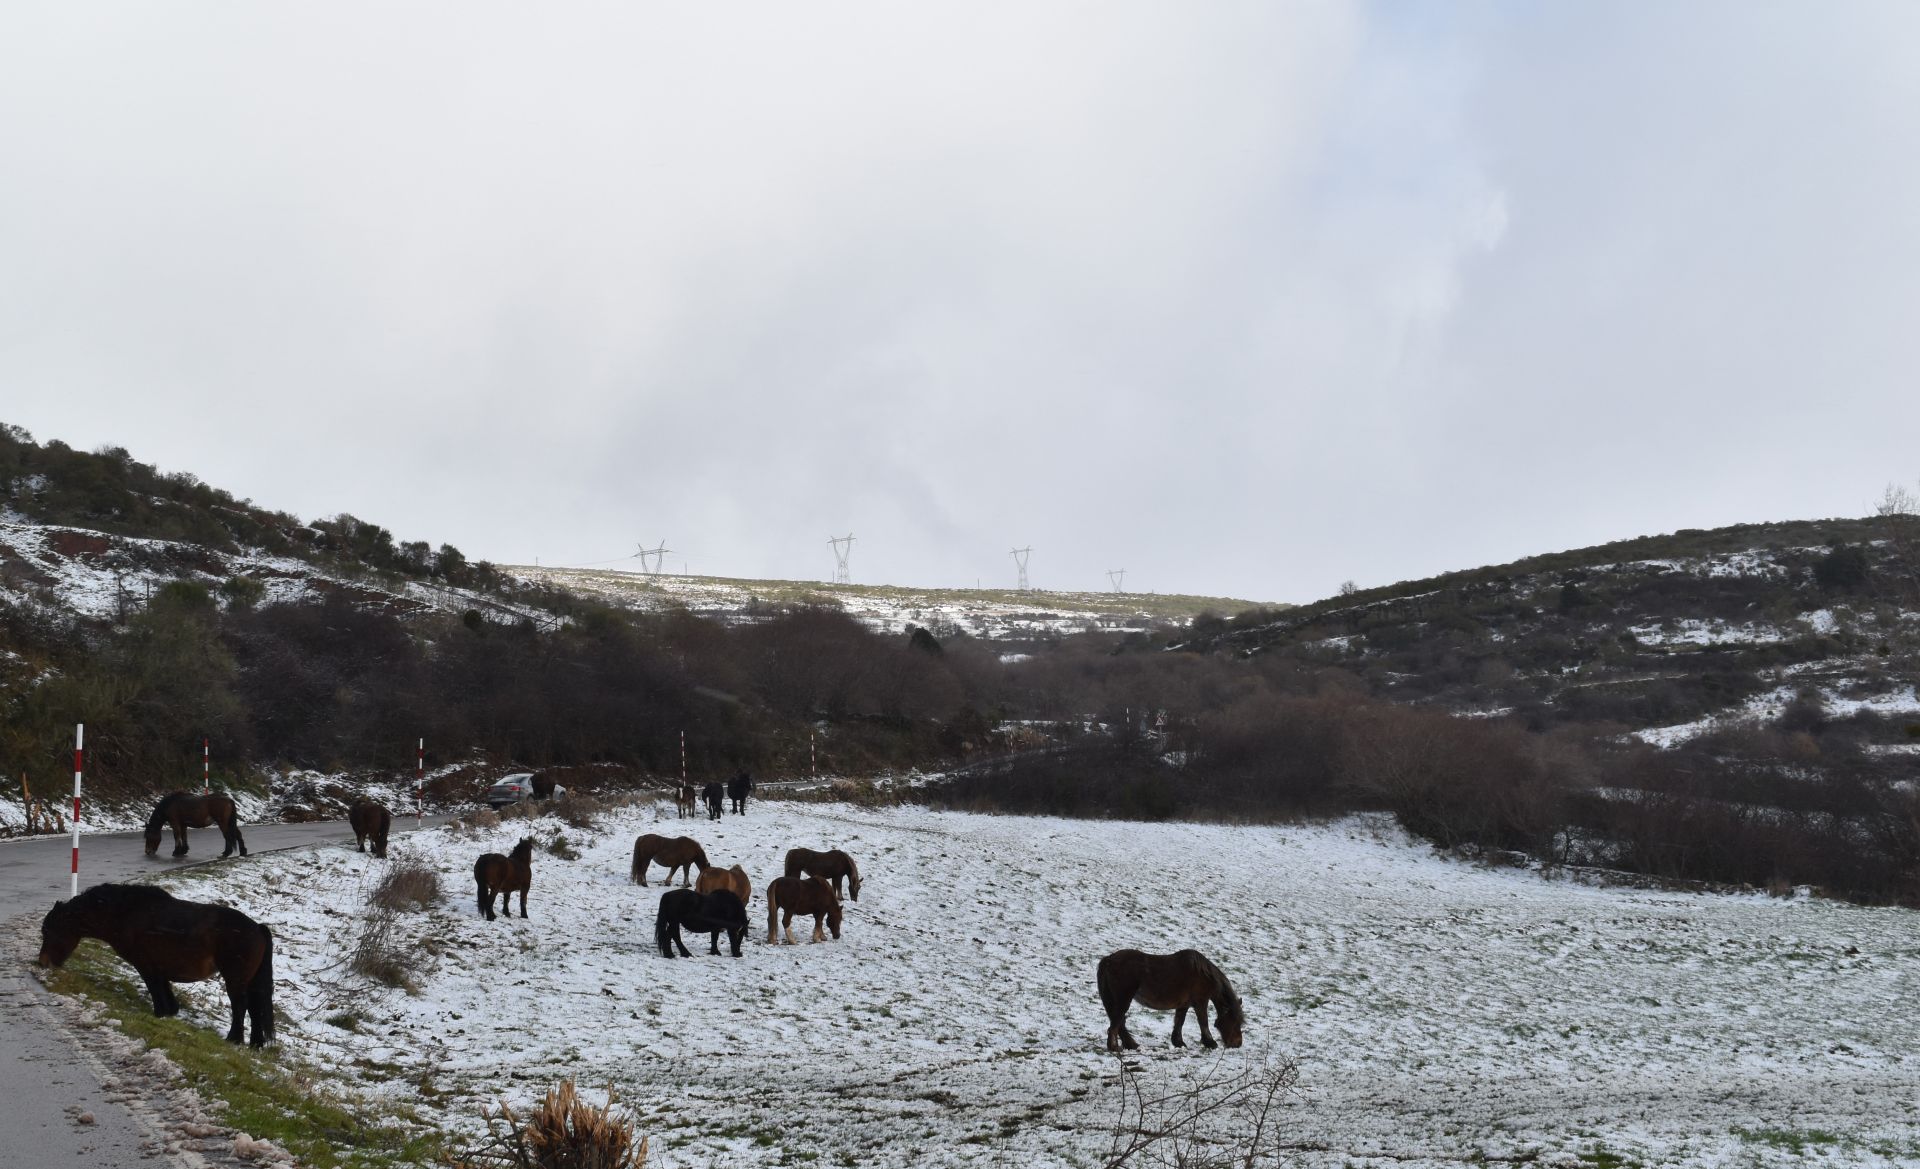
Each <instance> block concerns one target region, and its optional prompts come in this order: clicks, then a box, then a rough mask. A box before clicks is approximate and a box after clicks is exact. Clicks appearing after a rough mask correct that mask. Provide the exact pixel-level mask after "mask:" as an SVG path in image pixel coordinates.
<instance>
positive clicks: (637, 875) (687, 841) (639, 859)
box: [627, 832, 709, 886]
mask: <svg viewBox="0 0 1920 1169" xmlns="http://www.w3.org/2000/svg"><path fill="white" fill-rule="evenodd" d="M656 862H657V863H659V864H662V865H665V866H666V868H667V884H669V885H671V884H673V873H674V870H675V869H679V870H681V873H680V884H681V885H683V886H684V885H688V884H690V883H692V880H693V870H694V867H695V866H696V865H697V866H699V869H700V871H701V872H703V873H704V872H706V871H707V868H708V867H709V866H708V864H707V853H706V850H705V849H703V848H701V847H700V842H699V841H697V840H695V839H694V838H693V837H691V836H674V837H666V836H659V835H656V834H654V833H652V832H649V833H647V834H646V835H645V836H642V837H640V838H639V839H637V840H635V841H634V842H633V865H632V867H631V868H629V869H628V870H627V879H628V880H630V881H632V882H633V883H634V884H636V885H644V884H646V883H647V866H648V865H651V864H654V863H656Z"/></svg>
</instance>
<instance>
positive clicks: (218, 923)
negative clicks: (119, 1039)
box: [40, 885, 273, 1047]
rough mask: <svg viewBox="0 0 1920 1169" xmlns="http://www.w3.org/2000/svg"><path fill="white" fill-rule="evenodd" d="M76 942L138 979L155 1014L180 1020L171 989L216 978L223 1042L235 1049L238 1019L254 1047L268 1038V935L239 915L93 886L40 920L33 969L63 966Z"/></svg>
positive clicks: (140, 889) (148, 891)
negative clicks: (245, 1022) (108, 956)
mask: <svg viewBox="0 0 1920 1169" xmlns="http://www.w3.org/2000/svg"><path fill="white" fill-rule="evenodd" d="M81 938H99V939H100V940H101V941H103V942H105V943H106V944H107V945H109V946H111V947H113V952H114V953H116V954H118V955H120V956H121V957H122V958H125V959H126V960H127V962H128V963H129V964H131V965H132V966H133V968H134V969H135V970H137V971H139V972H140V978H141V981H143V982H145V983H146V984H147V993H148V994H150V995H152V996H153V1013H154V1014H156V1015H160V1016H163V1017H164V1016H168V1015H177V1014H179V1013H180V1000H179V999H177V998H175V997H174V994H173V986H172V984H173V983H176V982H199V981H201V980H203V979H207V978H212V977H213V976H214V975H216V974H218V975H219V976H220V978H221V980H222V981H223V982H225V983H226V985H227V1002H228V1004H229V1005H230V1006H231V1007H232V1009H233V1022H232V1025H231V1026H230V1027H229V1028H228V1029H227V1042H228V1043H238V1042H240V1040H241V1038H242V1035H241V1021H242V1019H250V1020H251V1021H252V1023H253V1038H252V1039H251V1040H250V1042H251V1043H252V1044H253V1046H255V1047H259V1046H262V1045H263V1044H265V1043H266V1042H267V1041H268V1040H270V1039H272V1038H273V934H272V933H271V932H269V931H268V929H267V927H266V926H263V925H261V924H260V923H259V922H257V921H255V920H253V919H252V918H250V917H248V916H247V915H246V914H244V913H241V912H240V911H239V910H237V909H228V908H227V907H226V906H224V905H201V904H198V903H197V902H193V901H176V900H175V899H174V898H173V895H172V894H170V893H168V892H167V891H166V890H165V889H155V888H153V887H151V886H148V885H95V886H94V887H93V888H91V889H88V890H87V891H86V892H84V893H82V894H80V896H78V897H75V898H74V899H73V900H71V901H56V902H54V903H53V908H52V909H51V910H49V911H48V913H47V916H46V917H45V918H44V919H42V920H41V922H40V965H42V966H58V965H60V964H61V963H63V962H65V961H66V960H67V959H68V958H69V957H71V956H72V954H73V949H74V947H75V946H78V945H79V944H80V939H81Z"/></svg>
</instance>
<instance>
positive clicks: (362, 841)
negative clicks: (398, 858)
mask: <svg viewBox="0 0 1920 1169" xmlns="http://www.w3.org/2000/svg"><path fill="white" fill-rule="evenodd" d="M347 823H348V824H350V825H352V826H353V847H355V848H357V849H359V850H360V851H361V852H365V851H367V841H368V840H372V841H373V855H375V856H378V857H384V856H386V855H387V830H388V829H389V828H391V827H393V816H392V814H391V813H389V812H388V811H387V809H386V807H385V806H384V805H381V804H376V803H374V802H373V801H372V800H361V801H360V802H359V803H357V804H355V805H354V806H353V807H351V808H349V809H347Z"/></svg>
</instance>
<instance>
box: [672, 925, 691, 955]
mask: <svg viewBox="0 0 1920 1169" xmlns="http://www.w3.org/2000/svg"><path fill="white" fill-rule="evenodd" d="M672 936H673V944H674V946H675V947H677V948H678V949H679V951H680V956H681V957H682V958H691V957H693V954H692V953H690V952H689V951H688V950H687V943H686V941H685V940H684V939H682V938H681V936H680V923H679V922H677V921H676V922H674V923H673V935H672Z"/></svg>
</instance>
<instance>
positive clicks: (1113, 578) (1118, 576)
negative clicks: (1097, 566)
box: [1107, 568, 1127, 593]
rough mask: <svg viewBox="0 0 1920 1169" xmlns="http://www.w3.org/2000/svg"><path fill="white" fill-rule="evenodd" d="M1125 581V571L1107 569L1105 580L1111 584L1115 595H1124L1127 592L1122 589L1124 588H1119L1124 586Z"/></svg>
mask: <svg viewBox="0 0 1920 1169" xmlns="http://www.w3.org/2000/svg"><path fill="white" fill-rule="evenodd" d="M1126 579H1127V570H1126V569H1124V568H1109V569H1107V580H1109V581H1110V582H1112V584H1113V591H1114V592H1116V593H1124V592H1126V591H1127V590H1126V589H1124V588H1122V587H1121V585H1123V584H1124V583H1125V582H1126Z"/></svg>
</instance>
